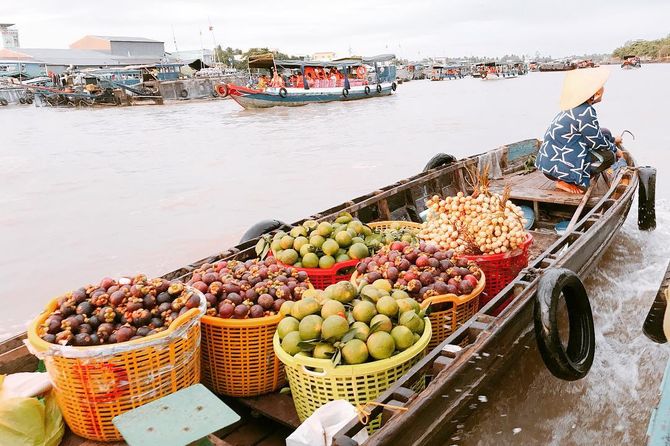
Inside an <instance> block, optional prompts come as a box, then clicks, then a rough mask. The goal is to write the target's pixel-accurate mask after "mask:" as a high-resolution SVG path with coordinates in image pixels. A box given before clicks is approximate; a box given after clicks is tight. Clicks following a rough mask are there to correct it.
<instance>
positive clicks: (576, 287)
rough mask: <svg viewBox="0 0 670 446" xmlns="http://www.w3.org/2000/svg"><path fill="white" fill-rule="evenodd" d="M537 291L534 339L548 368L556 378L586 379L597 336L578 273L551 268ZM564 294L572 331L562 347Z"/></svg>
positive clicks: (545, 273)
mask: <svg viewBox="0 0 670 446" xmlns="http://www.w3.org/2000/svg"><path fill="white" fill-rule="evenodd" d="M539 282H540V283H539V285H538V288H537V292H536V293H535V307H534V309H533V316H534V317H533V319H534V326H535V339H536V341H537V346H538V349H539V350H540V355H541V356H542V360H543V361H544V364H545V365H546V366H547V369H549V371H550V372H551V374H552V375H554V376H555V377H557V378H560V379H562V380H565V381H576V380H578V379H581V378H584V377H585V376H586V375H587V373H588V372H589V370H590V369H591V365H592V364H593V356H594V354H595V350H596V338H595V332H594V329H593V314H592V313H591V304H590V303H589V297H588V295H587V294H586V290H585V289H584V285H583V284H582V281H581V280H580V279H579V276H577V274H575V273H574V272H572V271H570V270H569V269H565V268H550V269H548V270H546V271H545V272H544V273H543V275H542V277H541V278H540V281H539ZM561 296H563V299H564V301H565V306H566V308H567V310H568V319H569V324H570V334H569V339H568V342H567V347H566V348H564V347H563V343H562V342H561V338H560V334H559V327H558V303H559V301H560V299H561Z"/></svg>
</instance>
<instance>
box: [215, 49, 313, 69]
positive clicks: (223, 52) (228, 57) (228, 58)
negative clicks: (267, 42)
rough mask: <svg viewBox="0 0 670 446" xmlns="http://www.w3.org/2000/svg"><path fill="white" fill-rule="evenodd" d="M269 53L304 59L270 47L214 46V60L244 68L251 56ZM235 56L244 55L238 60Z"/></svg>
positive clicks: (280, 57) (282, 56) (276, 57)
mask: <svg viewBox="0 0 670 446" xmlns="http://www.w3.org/2000/svg"><path fill="white" fill-rule="evenodd" d="M267 53H272V54H274V57H275V59H282V60H283V59H302V57H298V56H289V55H288V54H285V53H282V52H281V51H276V50H275V51H271V50H270V49H269V48H250V49H249V50H248V51H242V50H241V49H239V48H235V49H233V48H231V47H227V48H226V49H223V48H221V45H218V46H217V47H216V48H214V60H215V61H217V62H221V63H223V64H225V65H228V66H229V67H231V68H236V69H238V70H244V69H246V68H247V62H248V61H249V57H250V56H257V55H260V54H267ZM235 56H238V58H237V59H240V58H239V56H242V58H241V60H236V58H235Z"/></svg>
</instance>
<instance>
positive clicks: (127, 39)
mask: <svg viewBox="0 0 670 446" xmlns="http://www.w3.org/2000/svg"><path fill="white" fill-rule="evenodd" d="M91 37H96V38H98V39H103V40H109V41H110V42H154V43H163V41H162V40H153V39H147V38H146V37H128V36H91Z"/></svg>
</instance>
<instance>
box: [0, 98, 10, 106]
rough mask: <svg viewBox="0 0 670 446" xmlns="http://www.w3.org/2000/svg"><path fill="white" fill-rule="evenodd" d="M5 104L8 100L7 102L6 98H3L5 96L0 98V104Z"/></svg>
mask: <svg viewBox="0 0 670 446" xmlns="http://www.w3.org/2000/svg"><path fill="white" fill-rule="evenodd" d="M7 104H9V102H7V99H5V98H0V105H2V106H3V107H4V106H5V105H7Z"/></svg>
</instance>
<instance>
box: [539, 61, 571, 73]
mask: <svg viewBox="0 0 670 446" xmlns="http://www.w3.org/2000/svg"><path fill="white" fill-rule="evenodd" d="M576 68H577V64H576V63H574V62H570V61H567V60H566V61H563V62H546V63H542V64H540V66H539V67H538V70H539V71H570V70H574V69H576Z"/></svg>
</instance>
